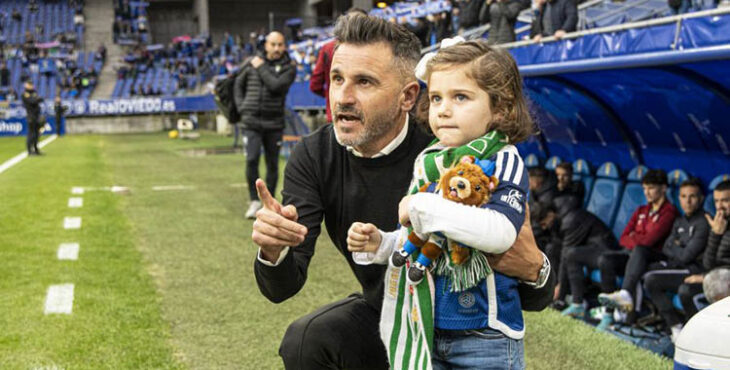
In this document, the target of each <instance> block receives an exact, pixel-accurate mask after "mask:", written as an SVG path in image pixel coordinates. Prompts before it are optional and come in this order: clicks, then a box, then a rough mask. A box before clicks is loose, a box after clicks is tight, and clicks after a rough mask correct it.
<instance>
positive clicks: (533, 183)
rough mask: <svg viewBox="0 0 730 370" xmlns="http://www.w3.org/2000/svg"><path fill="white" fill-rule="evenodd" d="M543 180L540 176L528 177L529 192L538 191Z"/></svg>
mask: <svg viewBox="0 0 730 370" xmlns="http://www.w3.org/2000/svg"><path fill="white" fill-rule="evenodd" d="M544 180H545V179H544V178H543V177H541V176H530V178H529V179H528V181H529V184H530V185H529V186H530V191H536V190H537V189H540V187H541V186H542V183H543V181H544Z"/></svg>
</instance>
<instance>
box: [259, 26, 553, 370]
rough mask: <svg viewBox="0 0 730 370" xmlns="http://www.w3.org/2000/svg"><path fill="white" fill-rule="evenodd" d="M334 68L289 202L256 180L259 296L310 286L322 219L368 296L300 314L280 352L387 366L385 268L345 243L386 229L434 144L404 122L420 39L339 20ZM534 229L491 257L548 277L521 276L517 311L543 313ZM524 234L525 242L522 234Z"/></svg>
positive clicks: (301, 151)
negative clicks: (355, 229)
mask: <svg viewBox="0 0 730 370" xmlns="http://www.w3.org/2000/svg"><path fill="white" fill-rule="evenodd" d="M335 36H336V38H337V40H338V46H337V47H336V49H335V53H334V57H333V60H332V69H331V74H330V75H331V86H330V102H331V107H332V113H333V124H332V125H326V126H323V127H322V128H320V129H319V130H317V131H315V132H314V133H312V135H310V136H308V137H305V138H304V139H303V140H302V142H300V143H299V144H298V145H297V146H296V147H295V148H294V151H293V153H292V155H291V157H290V159H289V162H288V164H287V167H286V171H285V175H284V190H283V204H286V206H283V205H282V204H280V203H279V202H277V201H276V200H275V199H274V198H273V197H272V196H271V194H269V192H268V191H267V188H266V187H265V186H264V184H263V182H262V181H260V180H259V181H257V183H256V185H257V188H258V190H259V191H260V192H261V199H262V201H263V203H264V208H263V209H262V210H260V211H259V212H257V218H256V221H255V222H254V225H253V230H254V231H253V233H252V236H251V237H252V240H253V241H254V243H256V244H257V245H258V246H259V247H260V249H259V254H258V257H257V259H256V261H255V262H254V272H255V275H256V281H257V283H258V286H259V290H261V293H262V294H263V295H264V296H266V297H267V298H268V299H269V300H271V301H272V302H277V303H278V302H282V301H284V300H286V299H288V298H290V297H292V296H294V295H295V294H297V292H298V291H299V290H300V289H301V288H302V287H303V285H304V283H305V282H306V279H307V269H308V268H309V263H310V261H311V259H312V256H313V255H314V252H315V243H316V240H317V238H318V237H319V234H320V232H321V224H322V220H324V222H325V226H326V228H327V232H328V234H329V236H330V238H331V239H332V241H333V242H334V244H335V246H336V247H337V248H338V250H339V252H340V253H341V254H342V255H343V256H344V258H345V260H346V261H347V264H348V265H349V267H350V269H351V270H352V272H353V274H354V275H355V276H356V278H357V279H358V281H359V282H360V284H361V286H362V289H363V293H362V294H360V293H356V294H353V295H351V296H350V297H348V298H346V299H343V300H340V301H337V302H334V303H332V304H329V305H326V306H324V307H322V308H320V309H317V310H316V311H314V312H312V313H310V314H308V315H306V316H304V317H301V318H299V319H297V320H296V321H295V322H294V323H292V324H291V325H290V326H289V328H288V329H287V331H286V334H285V335H284V338H283V340H282V343H281V347H280V348H279V354H280V355H281V356H282V358H283V360H284V364H285V366H286V368H288V369H292V368H296V369H321V368H327V369H332V368H357V369H386V368H388V363H387V358H386V351H385V348H384V346H383V344H382V342H381V341H380V336H379V334H378V323H379V317H380V308H381V303H382V300H383V277H384V273H385V266H380V265H370V266H363V265H357V264H355V263H354V261H353V259H352V253H350V252H349V251H348V250H347V230H348V228H349V227H350V225H351V224H352V223H353V222H355V221H361V222H369V223H373V224H375V225H376V226H377V227H379V228H382V229H384V230H393V229H395V228H396V227H397V224H398V215H397V213H398V212H397V208H398V202H399V201H400V200H401V198H402V197H403V195H404V194H406V192H407V189H408V184H409V182H410V180H411V175H412V173H413V171H412V170H413V161H414V160H415V158H416V156H417V155H418V153H420V152H421V151H422V150H423V149H424V148H425V147H426V146H427V145H428V143H429V142H430V141H431V140H432V137H431V136H429V135H428V134H426V133H425V132H423V131H422V130H421V129H420V128H419V127H417V122H414V121H413V119H411V118H409V114H408V112H409V111H410V110H411V109H412V108H413V106H414V105H415V103H416V99H417V96H418V93H419V87H418V82H417V81H416V78H415V76H414V68H415V65H416V63H417V62H418V60H419V59H420V48H421V47H420V43H419V41H418V39H417V37H416V36H415V35H413V34H412V33H410V32H408V31H407V30H406V29H405V28H404V27H403V26H400V25H396V24H391V23H389V22H387V21H386V20H382V19H379V18H375V17H369V16H366V15H361V14H352V15H348V16H346V17H341V18H340V19H339V20H338V22H337V26H336V27H335ZM529 229H530V228H529V226H527V227H526V226H523V228H522V230H521V232H520V236H518V242H517V243H516V244H515V245H514V246H512V247H511V248H510V249H509V251H508V252H507V253H505V254H503V255H500V256H493V257H490V265H491V266H492V267H493V268H494V269H495V270H498V271H500V272H503V273H505V274H508V275H510V276H515V277H517V278H519V279H521V280H523V281H529V282H535V281H539V280H540V277H545V278H547V277H549V279H548V280H547V284H546V285H545V286H544V287H543V288H540V289H535V288H533V287H532V286H529V285H526V284H520V298H521V301H522V307H523V309H526V310H541V309H543V308H544V307H545V306H546V305H547V304H548V303H549V302H550V300H551V298H552V297H551V296H552V294H551V292H552V290H553V287H554V280H555V279H554V274H553V273H551V272H550V269H549V264H547V267H545V266H546V263H545V258H544V256H543V255H542V253H540V252H539V250H537V248H536V247H535V246H534V241H532V242H531V243H522V244H520V240H521V239H520V238H523V236H524V237H525V238H527V239H529V238H531V234H530V233H529ZM523 240H524V239H523Z"/></svg>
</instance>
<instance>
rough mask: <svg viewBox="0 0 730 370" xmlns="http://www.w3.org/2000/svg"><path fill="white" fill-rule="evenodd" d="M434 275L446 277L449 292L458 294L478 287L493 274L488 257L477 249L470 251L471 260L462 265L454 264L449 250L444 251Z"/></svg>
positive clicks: (437, 261) (437, 262)
mask: <svg viewBox="0 0 730 370" xmlns="http://www.w3.org/2000/svg"><path fill="white" fill-rule="evenodd" d="M433 273H434V274H435V275H439V276H444V277H446V279H447V280H448V281H449V284H448V285H449V286H450V287H451V288H450V289H449V291H451V292H454V293H458V292H463V291H465V290H469V289H471V288H473V287H475V286H477V285H478V284H479V282H480V281H482V280H484V279H485V278H486V277H487V276H489V275H490V274H491V273H492V268H491V267H489V261H488V260H487V256H485V255H484V253H482V252H480V251H478V250H476V249H470V254H469V258H467V260H466V261H465V262H464V263H463V264H461V265H456V264H454V263H453V261H451V254H450V253H449V251H448V249H444V253H441V256H440V257H439V258H438V260H436V265H435V267H434V269H433Z"/></svg>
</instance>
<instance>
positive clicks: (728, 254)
mask: <svg viewBox="0 0 730 370" xmlns="http://www.w3.org/2000/svg"><path fill="white" fill-rule="evenodd" d="M703 262H704V265H705V269H706V270H707V271H710V270H712V269H714V268H717V267H730V229H728V230H725V233H724V234H722V235H718V234H715V233H713V232H710V237H709V239H708V241H707V249H706V250H705V255H704V258H703Z"/></svg>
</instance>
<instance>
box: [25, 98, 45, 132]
mask: <svg viewBox="0 0 730 370" xmlns="http://www.w3.org/2000/svg"><path fill="white" fill-rule="evenodd" d="M42 102H43V98H41V97H40V96H39V95H38V93H37V92H36V91H35V90H27V89H26V90H25V91H24V92H23V107H25V111H26V114H27V118H26V119H27V120H28V126H29V127H32V128H35V129H38V128H39V126H38V125H39V123H40V115H41V103H42Z"/></svg>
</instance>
